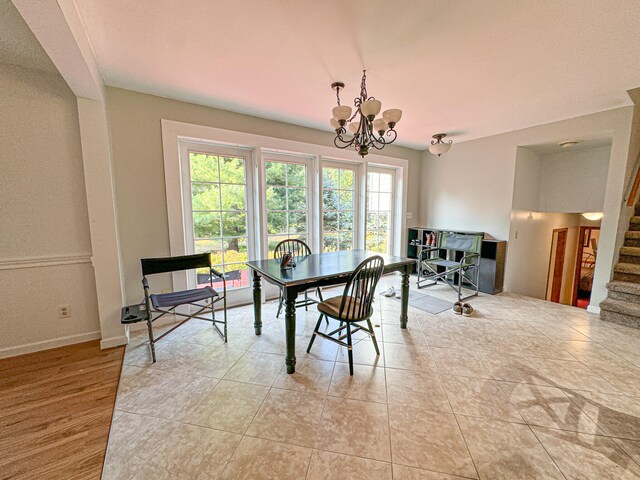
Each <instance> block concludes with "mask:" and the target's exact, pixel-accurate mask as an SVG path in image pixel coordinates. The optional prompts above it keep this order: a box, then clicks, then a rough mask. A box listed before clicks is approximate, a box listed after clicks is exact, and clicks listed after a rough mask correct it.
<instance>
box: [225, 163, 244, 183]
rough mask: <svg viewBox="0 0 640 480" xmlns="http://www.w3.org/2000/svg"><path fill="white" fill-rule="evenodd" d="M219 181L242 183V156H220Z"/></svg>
mask: <svg viewBox="0 0 640 480" xmlns="http://www.w3.org/2000/svg"><path fill="white" fill-rule="evenodd" d="M219 161H220V182H222V183H239V184H244V183H245V181H244V158H239V157H220V159H219Z"/></svg>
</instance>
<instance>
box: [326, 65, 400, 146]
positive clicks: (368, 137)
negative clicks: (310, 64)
mask: <svg viewBox="0 0 640 480" xmlns="http://www.w3.org/2000/svg"><path fill="white" fill-rule="evenodd" d="M366 81H367V75H366V70H363V71H362V82H361V83H360V96H359V97H356V98H355V99H354V100H353V105H354V106H355V108H356V111H355V113H354V114H353V115H351V112H352V109H351V107H349V106H348V105H340V89H341V88H344V83H342V82H334V83H332V84H331V88H333V89H334V90H335V91H336V97H337V99H338V106H337V107H334V108H333V118H332V119H331V127H332V128H333V129H334V130H335V132H336V138H334V139H333V143H334V145H335V146H336V147H338V148H348V147H354V148H355V150H356V152H358V155H360V156H362V157H363V158H364V157H365V155H367V154H368V153H369V150H370V149H371V148H375V149H377V150H382V149H383V148H384V147H385V145H389V144H390V143H393V142H395V140H396V138H397V136H398V134H397V133H396V131H395V130H394V127H395V126H396V124H397V123H398V122H399V121H400V118H401V117H402V110H399V109H397V108H391V109H389V110H385V111H384V112H383V113H382V118H376V115H378V114H379V113H380V110H381V109H382V102H380V100H376V99H375V97H369V96H367V85H366ZM345 127H346V128H345ZM347 128H348V130H349V133H347ZM386 137H388V138H386Z"/></svg>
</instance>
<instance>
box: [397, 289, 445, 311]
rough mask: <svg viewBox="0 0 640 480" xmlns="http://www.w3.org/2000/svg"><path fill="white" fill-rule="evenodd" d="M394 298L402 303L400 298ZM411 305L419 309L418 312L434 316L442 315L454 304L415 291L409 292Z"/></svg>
mask: <svg viewBox="0 0 640 480" xmlns="http://www.w3.org/2000/svg"><path fill="white" fill-rule="evenodd" d="M393 298H394V299H395V300H398V301H400V299H399V298H395V297H393ZM409 305H410V306H412V307H414V308H417V309H418V310H424V311H425V312H429V313H432V314H434V315H437V314H438V313H442V312H444V311H445V310H449V309H450V308H451V307H453V303H451V302H448V301H447V300H443V299H441V298H438V297H433V296H431V295H427V294H425V293H418V292H413V291H410V292H409Z"/></svg>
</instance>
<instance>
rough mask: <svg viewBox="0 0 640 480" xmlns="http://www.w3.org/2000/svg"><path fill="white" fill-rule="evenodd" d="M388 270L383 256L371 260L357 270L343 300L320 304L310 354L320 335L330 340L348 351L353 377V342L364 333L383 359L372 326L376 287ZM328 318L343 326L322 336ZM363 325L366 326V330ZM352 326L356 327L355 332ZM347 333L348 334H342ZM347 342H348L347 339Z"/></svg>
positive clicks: (350, 371) (348, 284)
mask: <svg viewBox="0 0 640 480" xmlns="http://www.w3.org/2000/svg"><path fill="white" fill-rule="evenodd" d="M383 269H384V260H383V259H382V257H380V256H379V255H376V256H374V257H370V258H367V259H366V260H365V261H364V262H362V263H361V264H360V265H358V267H357V268H356V269H355V270H354V272H353V273H352V274H351V277H350V278H349V281H348V282H347V285H346V286H345V288H344V292H343V293H342V296H341V297H333V298H329V299H327V300H324V301H323V302H321V303H319V304H318V311H319V312H320V317H319V318H318V323H316V328H315V329H314V331H313V335H312V336H311V341H310V342H309V346H308V347H307V353H309V352H310V351H311V346H312V345H313V341H314V340H315V339H316V335H319V336H321V337H322V338H326V339H327V340H330V341H332V342H335V343H337V344H338V345H342V346H343V347H347V350H348V352H347V353H348V355H349V374H350V375H353V340H352V336H353V334H354V333H356V332H358V331H360V330H363V331H365V332H367V333H368V334H369V336H370V337H371V340H372V341H373V346H374V347H375V349H376V354H377V355H380V350H379V349H378V342H377V341H376V334H375V332H374V331H373V326H372V325H371V315H373V298H374V295H375V290H376V286H377V285H378V281H379V280H380V276H381V275H382V270H383ZM323 316H327V317H331V318H334V319H336V320H338V321H339V322H340V327H339V328H337V329H335V330H333V331H331V332H329V333H323V332H320V331H319V329H320V324H321V323H322V317H323ZM359 322H366V326H365V325H362V324H360V323H359ZM352 324H354V327H353V329H352V327H351V326H352ZM343 330H346V333H342V331H343ZM345 338H346V339H347V342H346V343H345V342H344V339H345Z"/></svg>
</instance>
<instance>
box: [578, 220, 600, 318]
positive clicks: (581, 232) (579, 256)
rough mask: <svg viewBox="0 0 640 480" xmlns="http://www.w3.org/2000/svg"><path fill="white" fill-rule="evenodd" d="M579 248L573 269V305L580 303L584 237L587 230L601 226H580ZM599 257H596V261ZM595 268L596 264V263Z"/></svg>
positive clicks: (597, 228) (598, 228)
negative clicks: (579, 290) (579, 288)
mask: <svg viewBox="0 0 640 480" xmlns="http://www.w3.org/2000/svg"><path fill="white" fill-rule="evenodd" d="M578 229H579V230H578V249H577V252H576V265H575V268H574V271H573V292H572V293H571V305H572V306H574V307H575V306H576V305H577V304H578V287H579V286H580V273H581V272H582V254H583V252H584V247H585V245H584V238H585V232H586V231H587V230H589V231H591V230H600V227H594V226H590V225H583V226H580V227H578ZM597 261H598V257H596V262H597ZM594 269H595V265H594Z"/></svg>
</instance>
